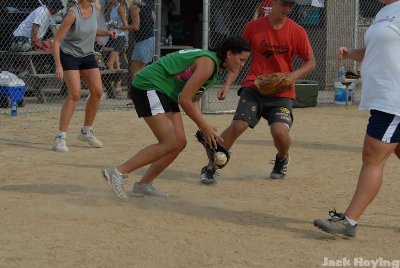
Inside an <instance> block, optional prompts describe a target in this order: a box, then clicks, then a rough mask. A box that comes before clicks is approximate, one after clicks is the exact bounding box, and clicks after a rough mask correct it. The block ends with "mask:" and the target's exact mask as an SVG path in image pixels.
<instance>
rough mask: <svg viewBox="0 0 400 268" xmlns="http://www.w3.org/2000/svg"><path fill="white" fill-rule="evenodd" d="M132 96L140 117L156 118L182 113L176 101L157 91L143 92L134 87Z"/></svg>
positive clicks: (131, 92)
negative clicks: (157, 116)
mask: <svg viewBox="0 0 400 268" xmlns="http://www.w3.org/2000/svg"><path fill="white" fill-rule="evenodd" d="M130 96H131V98H132V101H133V104H134V105H135V109H136V113H137V115H138V116H139V117H148V116H154V115H157V114H165V113H168V112H172V113H179V112H180V109H179V105H178V103H177V102H176V101H174V100H173V99H171V98H170V97H168V96H167V95H165V94H164V93H162V92H160V91H157V90H155V89H152V90H142V89H139V88H136V87H134V86H132V87H131V89H130Z"/></svg>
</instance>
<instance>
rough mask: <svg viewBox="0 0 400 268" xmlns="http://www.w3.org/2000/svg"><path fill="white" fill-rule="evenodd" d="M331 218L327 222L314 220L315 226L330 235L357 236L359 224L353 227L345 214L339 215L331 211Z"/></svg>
mask: <svg viewBox="0 0 400 268" xmlns="http://www.w3.org/2000/svg"><path fill="white" fill-rule="evenodd" d="M329 216H330V217H331V218H330V219H327V220H320V219H318V220H314V226H316V227H318V228H319V229H321V230H322V231H324V232H327V233H330V234H336V235H341V236H343V237H355V236H356V232H357V224H356V225H351V224H350V223H349V222H348V221H347V219H346V217H345V215H344V213H337V212H336V210H330V211H329Z"/></svg>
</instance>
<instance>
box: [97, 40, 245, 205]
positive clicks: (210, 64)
mask: <svg viewBox="0 0 400 268" xmlns="http://www.w3.org/2000/svg"><path fill="white" fill-rule="evenodd" d="M249 56H250V46H249V44H248V43H247V42H246V41H245V40H244V39H243V38H242V37H241V36H230V37H227V38H225V39H224V40H222V41H221V43H220V44H219V46H218V47H217V48H216V50H215V51H209V50H203V49H186V50H180V51H177V52H174V53H170V54H168V55H166V56H165V57H162V58H161V59H160V60H158V61H156V62H154V63H153V64H151V65H148V66H146V67H145V68H144V69H142V70H141V71H140V72H139V73H138V74H137V75H136V76H135V78H134V79H133V81H132V88H131V92H130V93H131V94H130V96H131V97H132V100H133V103H134V104H135V109H136V112H137V114H138V116H139V117H143V119H144V120H145V121H146V123H147V125H148V126H149V127H150V129H151V131H152V132H153V134H154V136H155V137H156V139H157V140H158V143H155V144H151V145H149V146H147V147H145V148H143V149H142V150H140V151H139V152H137V153H136V154H135V155H134V156H132V157H131V158H130V159H128V160H127V161H125V162H124V163H123V164H121V165H119V166H117V167H115V166H112V167H108V168H105V169H104V170H103V176H104V177H105V179H106V180H107V182H108V184H109V185H110V187H111V189H112V190H113V191H114V192H115V194H116V195H117V196H118V197H119V198H120V199H123V200H126V199H128V195H127V193H126V192H125V188H124V185H125V184H126V182H127V180H128V174H129V173H131V172H133V171H134V170H136V169H138V168H140V167H143V166H146V165H148V164H150V167H149V168H148V169H147V171H146V172H145V174H144V175H143V177H142V179H141V180H140V181H139V182H136V183H135V184H134V186H133V193H136V194H146V195H152V196H160V197H166V196H168V194H167V193H165V192H161V191H158V190H157V189H155V188H154V186H153V185H152V182H153V181H154V180H155V179H156V177H157V176H158V175H159V174H160V173H161V172H162V171H163V170H164V169H166V168H167V167H168V166H169V165H170V164H171V163H172V162H173V161H174V160H175V158H176V157H177V156H178V155H179V153H180V152H181V151H182V150H183V149H184V148H185V146H186V143H187V141H186V137H185V131H184V127H183V120H182V116H181V113H180V109H179V106H180V107H181V108H182V109H183V111H184V112H185V113H186V114H187V115H188V116H189V117H190V118H191V119H192V120H193V121H194V122H195V123H196V125H197V126H198V128H199V129H200V130H201V131H202V132H203V134H204V136H205V138H206V139H207V141H208V142H209V143H210V144H212V145H213V146H216V140H217V139H219V140H221V138H220V137H219V136H218V134H217V129H216V128H215V127H213V126H211V125H209V124H208V123H207V122H206V121H205V120H204V118H203V117H202V114H201V111H200V105H199V100H200V97H201V95H202V94H203V93H204V91H206V90H208V89H209V88H211V87H212V86H213V85H215V84H216V83H217V82H218V81H219V72H220V69H227V70H229V71H234V72H238V71H239V70H240V69H242V68H243V66H244V64H245V61H246V60H247V59H248V58H249Z"/></svg>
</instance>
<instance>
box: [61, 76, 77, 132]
mask: <svg viewBox="0 0 400 268" xmlns="http://www.w3.org/2000/svg"><path fill="white" fill-rule="evenodd" d="M64 81H65V84H66V85H67V88H68V96H67V98H66V100H65V101H64V104H63V106H62V108H61V114H60V124H59V128H58V130H59V131H62V132H67V129H68V125H69V122H70V121H71V118H72V115H73V113H74V111H75V108H76V105H77V104H78V102H79V100H80V98H81V80H80V75H79V71H77V70H71V71H64Z"/></svg>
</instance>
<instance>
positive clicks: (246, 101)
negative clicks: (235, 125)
mask: <svg viewBox="0 0 400 268" xmlns="http://www.w3.org/2000/svg"><path fill="white" fill-rule="evenodd" d="M239 93H240V99H239V103H238V106H237V108H236V112H235V115H234V116H233V120H243V121H246V122H247V123H249V127H250V128H254V127H255V126H256V125H257V124H258V122H260V119H261V117H262V118H264V119H266V120H267V121H268V124H269V125H271V124H272V123H275V122H281V123H284V124H286V125H287V126H288V128H289V129H290V127H291V126H292V124H293V113H292V109H293V100H292V99H290V98H274V97H270V96H265V95H262V94H260V93H259V92H258V91H257V90H255V89H254V88H251V87H244V88H241V89H240V90H239Z"/></svg>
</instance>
